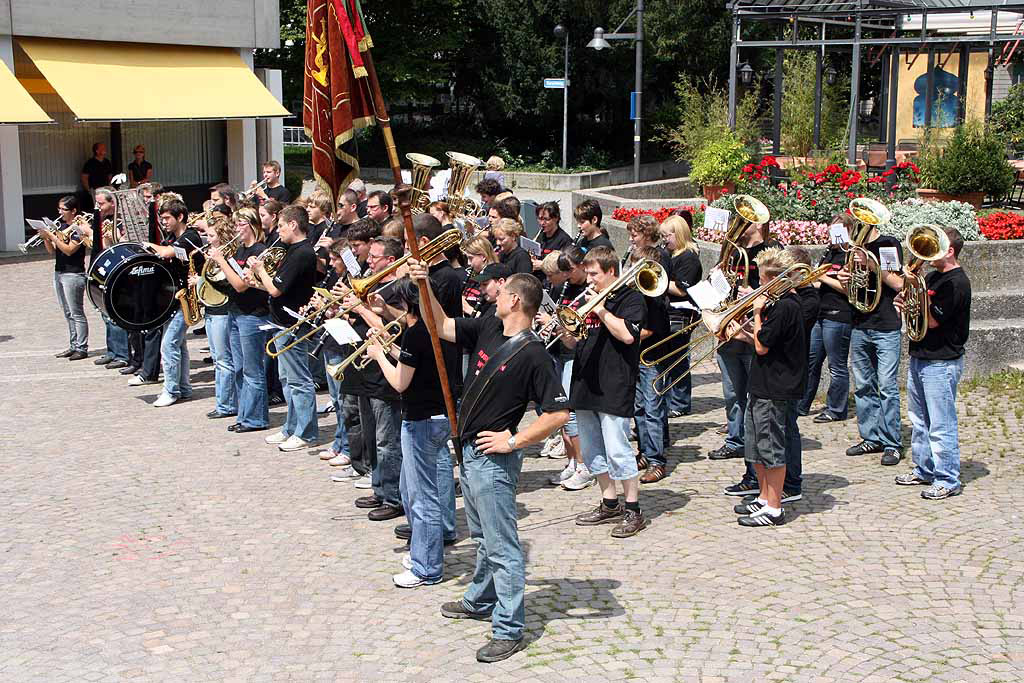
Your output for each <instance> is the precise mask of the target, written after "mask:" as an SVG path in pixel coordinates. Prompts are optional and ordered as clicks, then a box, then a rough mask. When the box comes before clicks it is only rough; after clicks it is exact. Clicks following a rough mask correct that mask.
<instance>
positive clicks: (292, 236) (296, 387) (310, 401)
mask: <svg viewBox="0 0 1024 683" xmlns="http://www.w3.org/2000/svg"><path fill="white" fill-rule="evenodd" d="M308 229H309V216H308V215H307V214H306V210H305V209H303V208H302V207H300V206H289V207H286V208H284V209H282V210H281V213H280V215H279V216H278V227H277V233H278V237H279V238H280V240H281V243H282V244H284V245H286V246H287V249H288V253H287V254H285V257H284V259H283V260H282V262H281V265H280V266H279V267H278V269H277V274H276V275H274V277H270V275H269V274H267V271H266V269H265V268H264V267H263V261H262V260H260V259H259V258H254V259H252V260H251V263H252V275H253V276H254V277H255V278H256V279H257V280H258V281H259V283H260V284H261V285H262V286H263V288H264V289H265V290H266V292H267V293H268V294H269V295H270V319H271V321H272V322H273V323H274V324H275V325H279V326H281V327H290V326H291V325H292V324H293V323H294V322H295V318H294V316H293V315H292V314H291V313H289V312H288V311H289V310H291V311H298V309H299V308H300V307H301V306H302V305H303V304H305V303H306V302H307V301H309V300H310V299H311V298H312V296H313V285H314V284H315V283H316V281H317V272H316V254H315V253H313V245H312V244H310V242H309V239H308V238H307V237H306V231H307V230H308ZM303 334H305V330H302V329H299V330H297V331H295V332H294V333H292V334H288V335H286V336H285V337H284V338H283V339H281V342H280V343H281V345H282V346H286V345H288V344H289V343H291V342H292V341H294V339H295V338H296V337H300V336H302V335H303ZM311 348H312V343H311V342H310V341H309V340H305V341H302V342H299V343H297V344H295V345H294V346H293V347H292V348H290V349H289V350H288V351H285V352H284V353H282V354H281V355H280V356H279V357H278V361H277V366H278V373H279V374H280V376H281V385H282V386H283V387H284V399H285V403H286V404H287V405H288V416H287V417H286V418H285V422H284V425H282V427H281V431H279V432H277V433H275V434H272V435H270V436H268V437H267V438H266V439H265V441H266V442H267V443H268V444H271V445H276V446H277V447H278V449H280V450H282V451H297V450H300V449H303V448H308V447H309V446H310V445H311V444H312V442H314V441H316V439H317V438H318V437H319V435H320V433H319V430H318V427H317V422H316V391H315V389H314V388H313V376H312V375H311V374H310V371H309V361H308V356H309V351H310V349H311Z"/></svg>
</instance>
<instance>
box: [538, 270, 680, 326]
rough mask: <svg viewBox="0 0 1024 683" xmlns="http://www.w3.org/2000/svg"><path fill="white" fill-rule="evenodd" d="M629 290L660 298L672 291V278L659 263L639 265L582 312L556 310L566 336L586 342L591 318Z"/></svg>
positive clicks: (620, 276)
mask: <svg viewBox="0 0 1024 683" xmlns="http://www.w3.org/2000/svg"><path fill="white" fill-rule="evenodd" d="M627 286H628V287H635V288H636V289H637V290H639V291H640V293H642V294H643V295H644V296H649V297H659V296H661V295H662V294H664V293H665V290H667V289H668V274H667V273H666V272H665V269H664V268H662V266H661V264H660V263H658V262H657V261H651V260H648V259H645V260H643V261H637V262H636V263H634V264H633V265H632V266H630V267H629V268H628V269H627V270H626V271H625V272H624V273H622V274H621V275H619V277H618V278H616V279H615V281H614V282H612V283H611V284H610V285H608V286H607V287H606V288H605V289H603V290H601V291H600V292H598V293H597V294H596V295H594V296H593V297H591V298H590V299H588V300H587V302H586V303H585V304H583V305H582V306H580V307H579V308H578V309H574V308H572V306H571V305H568V306H559V307H558V309H556V310H555V317H554V320H557V321H558V326H559V327H561V328H562V330H563V331H564V332H566V333H567V334H569V335H570V336H572V337H575V338H576V340H577V341H583V340H584V339H586V338H587V325H586V320H587V316H588V315H590V313H591V312H593V310H594V309H595V308H597V307H598V306H599V305H600V304H601V303H602V302H603V301H604V300H605V299H607V298H608V297H609V296H610V295H611V294H612V293H614V292H615V291H616V290H618V289H621V288H623V287H627ZM556 338H557V337H556Z"/></svg>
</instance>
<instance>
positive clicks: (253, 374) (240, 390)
mask: <svg viewBox="0 0 1024 683" xmlns="http://www.w3.org/2000/svg"><path fill="white" fill-rule="evenodd" d="M235 228H236V229H237V230H238V232H239V234H241V241H242V245H241V246H240V247H238V249H237V250H236V251H235V253H234V255H233V256H232V257H231V261H233V262H234V265H232V263H229V262H228V259H226V258H224V255H223V254H222V253H221V252H220V250H219V249H211V250H210V258H212V259H213V260H215V261H216V262H217V264H218V265H219V266H220V267H221V270H223V271H224V274H225V275H226V276H227V280H228V282H229V283H230V284H231V287H232V289H233V290H234V291H233V292H231V293H229V295H228V306H229V309H228V310H229V312H228V330H229V338H230V347H231V356H232V358H233V359H234V384H235V390H236V392H237V397H238V417H237V420H236V422H235V424H233V425H231V426H230V427H228V429H229V430H230V431H233V432H237V433H242V432H252V431H257V430H260V429H266V428H267V427H268V426H269V425H270V412H269V407H268V402H267V382H266V377H267V371H266V358H267V354H266V350H265V346H266V344H267V333H266V331H265V330H263V329H261V328H262V327H263V326H265V325H267V324H268V322H269V314H270V309H269V305H268V301H267V293H266V292H265V291H263V290H262V289H259V288H257V287H252V286H250V285H249V281H248V280H246V279H245V278H243V277H242V276H241V275H240V274H239V273H240V271H242V270H243V269H244V268H245V267H246V266H247V265H248V264H249V260H250V259H252V258H253V257H255V256H258V255H259V254H262V253H263V250H264V249H266V245H265V244H264V243H263V239H264V235H263V225H262V223H261V222H260V217H259V215H258V214H257V213H256V211H255V210H254V209H240V210H239V211H238V212H237V213H236V214H235ZM236 266H237V268H238V270H236V269H235V267H236Z"/></svg>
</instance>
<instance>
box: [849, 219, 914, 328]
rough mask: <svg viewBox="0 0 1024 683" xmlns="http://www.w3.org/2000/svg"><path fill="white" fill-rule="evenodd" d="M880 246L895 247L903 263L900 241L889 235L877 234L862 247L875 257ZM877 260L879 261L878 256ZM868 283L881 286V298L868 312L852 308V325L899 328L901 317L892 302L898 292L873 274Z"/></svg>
mask: <svg viewBox="0 0 1024 683" xmlns="http://www.w3.org/2000/svg"><path fill="white" fill-rule="evenodd" d="M882 247H895V248H896V254H897V256H898V257H899V262H900V263H903V247H902V246H901V245H900V241H899V240H898V239H896V238H895V237H893V236H891V235H879V236H878V238H876V239H875V240H874V241H872V242H868V243H867V244H865V245H864V248H865V249H867V250H868V251H870V252H871V253H872V254H874V255H875V258H878V250H879V249H880V248H882ZM878 260H879V262H881V259H880V258H878ZM882 272H883V273H884V272H885V271H882ZM868 283H869V286H870V287H881V288H882V298H881V299H880V300H879V302H878V306H877V307H876V308H875V310H873V311H871V312H870V313H861V312H860V311H858V310H856V309H854V310H853V326H854V327H856V328H857V329H859V330H878V331H880V332H892V331H893V330H898V329H900V327H901V326H902V325H903V319H902V318H901V317H900V314H899V311H897V310H896V306H895V305H894V304H893V300H894V299H895V298H896V295H897V294H899V292H897V291H896V290H895V289H893V288H892V287H889V286H888V285H886V284H884V283H881V284H880V283H879V282H878V278H876V277H875V276H874V275H869V276H868Z"/></svg>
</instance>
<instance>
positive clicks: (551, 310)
mask: <svg viewBox="0 0 1024 683" xmlns="http://www.w3.org/2000/svg"><path fill="white" fill-rule="evenodd" d="M540 308H541V310H542V311H544V312H545V313H547V314H549V315H554V314H555V308H556V306H555V302H554V300H553V299H552V298H551V295H550V294H548V292H547V290H544V298H543V299H541V301H540Z"/></svg>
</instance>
